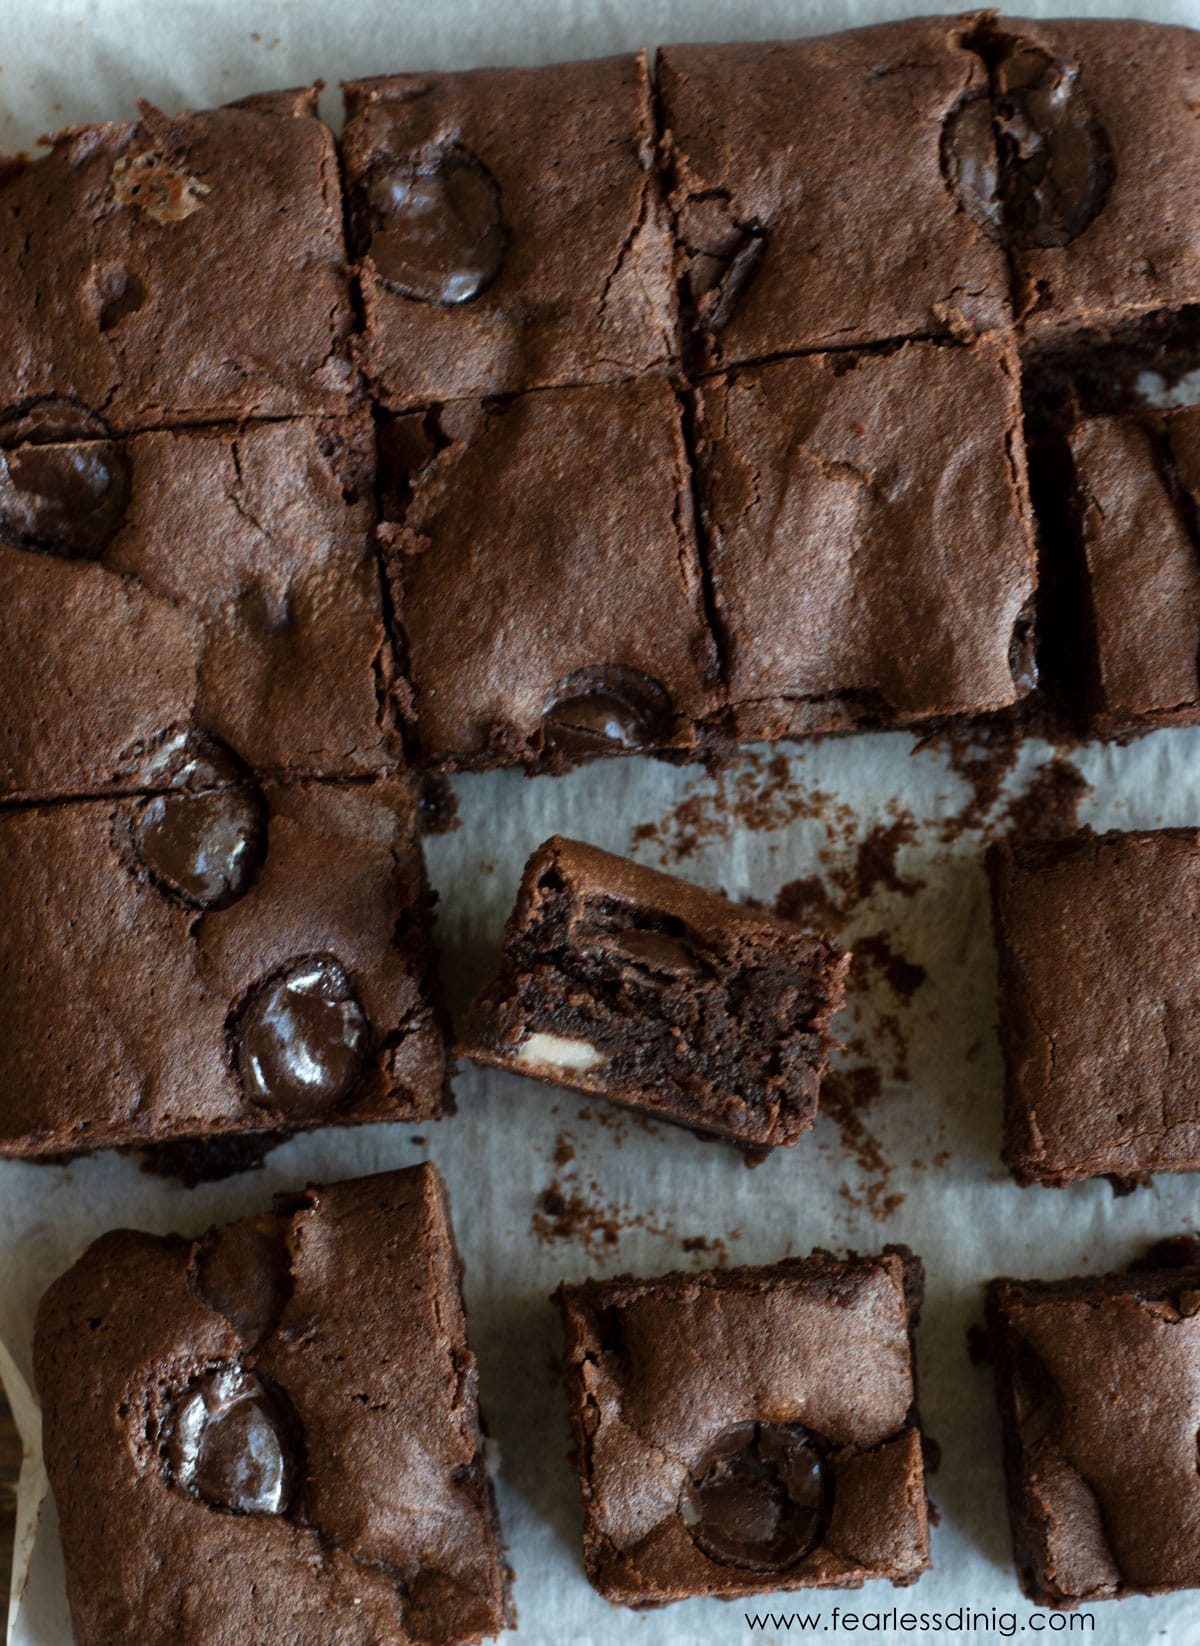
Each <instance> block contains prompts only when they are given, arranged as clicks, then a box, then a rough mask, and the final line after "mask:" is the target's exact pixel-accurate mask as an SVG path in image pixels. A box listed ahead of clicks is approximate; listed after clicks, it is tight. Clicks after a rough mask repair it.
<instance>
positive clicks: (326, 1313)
mask: <svg viewBox="0 0 1200 1646" xmlns="http://www.w3.org/2000/svg"><path fill="white" fill-rule="evenodd" d="M460 1275H461V1264H460V1262H459V1259H458V1255H457V1253H456V1251H455V1247H454V1237H453V1234H452V1231H451V1227H450V1222H449V1212H448V1207H447V1203H446V1198H445V1192H444V1190H443V1187H442V1184H441V1180H440V1179H439V1177H438V1174H437V1171H436V1170H435V1168H434V1167H432V1166H429V1165H425V1166H414V1167H411V1168H410V1169H409V1170H407V1171H401V1172H393V1173H389V1174H385V1175H381V1176H378V1177H367V1178H360V1179H358V1180H357V1181H355V1182H350V1183H335V1184H331V1185H328V1186H324V1187H312V1188H309V1189H307V1190H304V1191H302V1192H300V1193H296V1194H282V1195H279V1196H277V1197H276V1200H275V1205H274V1209H273V1211H271V1212H269V1213H267V1214H265V1215H262V1216H257V1217H255V1216H251V1217H244V1218H242V1219H240V1220H239V1221H238V1222H236V1223H229V1224H225V1225H223V1226H221V1227H219V1228H215V1229H210V1230H209V1231H208V1232H207V1234H204V1235H202V1236H201V1237H200V1238H199V1239H186V1238H184V1237H182V1236H179V1235H169V1236H165V1237H162V1236H155V1235H149V1234H139V1233H134V1232H132V1231H130V1230H117V1231H114V1232H111V1233H109V1234H106V1235H104V1236H103V1237H102V1238H101V1239H99V1240H98V1241H96V1242H95V1243H94V1244H93V1245H91V1246H90V1247H89V1248H88V1249H87V1251H86V1252H85V1253H84V1254H83V1256H82V1257H81V1258H80V1259H79V1261H78V1262H77V1263H76V1264H75V1265H74V1267H73V1268H71V1269H69V1270H68V1271H67V1273H66V1274H64V1275H63V1276H61V1277H60V1278H59V1279H58V1280H57V1281H55V1283H54V1284H53V1285H52V1286H51V1287H50V1289H49V1291H48V1292H47V1293H46V1295H45V1297H44V1298H43V1299H42V1302H41V1306H40V1308H39V1310H38V1317H37V1328H36V1334H35V1341H34V1376H35V1380H36V1383H37V1388H38V1393H39V1396H40V1399H41V1405H42V1414H43V1417H42V1423H43V1444H44V1449H45V1457H46V1468H47V1472H48V1474H49V1477H50V1483H51V1486H52V1488H53V1491H54V1498H55V1503H56V1506H57V1509H58V1519H59V1525H60V1527H61V1531H62V1544H63V1554H64V1559H65V1563H66V1573H67V1593H68V1597H69V1600H70V1606H71V1618H72V1623H73V1627H74V1638H75V1641H76V1643H77V1646H114V1643H115V1642H117V1641H138V1642H141V1643H144V1646H160V1643H161V1646H166V1643H167V1642H171V1643H173V1646H211V1643H212V1642H213V1641H214V1640H217V1639H219V1640H220V1641H221V1642H222V1643H223V1646H257V1643H259V1642H262V1641H266V1640H281V1639H288V1640H292V1641H296V1642H305V1643H312V1646H317V1643H318V1642H319V1643H320V1646H330V1643H333V1642H336V1643H337V1646H466V1643H468V1642H477V1641H480V1640H482V1639H484V1638H485V1637H488V1638H491V1637H493V1636H495V1635H496V1634H498V1633H499V1632H500V1630H501V1629H502V1628H503V1627H504V1626H505V1625H506V1624H511V1623H514V1622H515V1614H514V1613H513V1611H512V1606H511V1602H510V1600H509V1578H510V1575H511V1574H510V1573H509V1571H508V1568H507V1566H506V1563H505V1560H504V1551H503V1545H502V1543H501V1541H500V1532H499V1525H498V1520H497V1516H496V1507H495V1502H494V1498H493V1492H492V1484H491V1481H490V1478H489V1475H488V1470H487V1465H486V1462H485V1457H484V1442H483V1437H482V1432H481V1428H480V1421H479V1412H478V1396H477V1374H476V1368H475V1361H474V1357H473V1356H472V1354H471V1351H470V1349H469V1348H468V1346H467V1339H466V1326H465V1321H464V1318H463V1308H462V1298H461V1293H460Z"/></svg>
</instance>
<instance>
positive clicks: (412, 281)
mask: <svg viewBox="0 0 1200 1646" xmlns="http://www.w3.org/2000/svg"><path fill="white" fill-rule="evenodd" d="M363 192H364V196H365V201H366V212H365V215H366V218H367V226H368V232H369V242H368V245H367V251H368V254H369V256H370V258H371V261H372V262H373V263H374V265H375V269H376V272H377V273H378V275H379V277H380V279H381V280H383V282H384V283H385V285H387V286H390V287H391V289H392V290H393V291H396V292H399V293H400V294H401V295H402V296H404V297H412V298H416V299H417V300H418V301H419V302H422V303H442V304H447V305H452V304H455V303H466V302H469V301H470V299H471V298H473V297H478V296H479V294H480V292H482V291H484V290H485V289H486V288H487V287H488V286H489V285H490V284H491V283H492V281H493V280H494V279H495V278H496V275H497V274H498V273H499V271H500V265H501V263H502V262H503V259H504V248H505V243H506V240H507V235H506V232H505V228H504V221H503V219H502V217H501V215H500V190H499V188H498V187H497V184H496V180H495V178H494V177H493V176H492V174H491V173H490V172H489V171H488V169H487V167H486V166H484V165H483V164H482V163H481V162H480V161H478V160H476V159H475V157H474V155H471V154H468V153H467V151H466V150H465V149H462V148H457V147H456V148H450V149H446V150H443V151H442V152H441V153H439V154H435V155H433V156H424V157H413V156H409V157H407V158H406V159H403V160H397V161H387V160H381V161H379V162H377V163H376V164H375V165H374V166H373V167H372V169H371V171H370V173H369V174H368V176H367V178H366V181H365V185H364V190H363Z"/></svg>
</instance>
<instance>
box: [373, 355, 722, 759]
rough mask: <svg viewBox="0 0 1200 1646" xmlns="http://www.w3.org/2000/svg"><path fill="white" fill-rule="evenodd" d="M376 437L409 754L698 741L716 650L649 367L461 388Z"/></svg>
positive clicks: (672, 449) (671, 401)
mask: <svg viewBox="0 0 1200 1646" xmlns="http://www.w3.org/2000/svg"><path fill="white" fill-rule="evenodd" d="M381 438H382V450H381V458H380V463H381V471H382V485H383V492H384V501H383V512H384V515H385V522H384V524H383V526H382V527H381V528H380V530H381V535H382V537H383V539H384V545H385V552H386V556H387V564H388V568H389V583H390V587H391V595H392V604H393V606H394V610H395V619H396V630H397V634H398V636H399V641H400V646H401V650H402V652H403V654H404V656H403V662H404V664H405V666H406V671H407V678H408V680H409V682H410V686H411V689H410V691H409V692H408V694H407V695H406V696H405V697H404V698H403V700H402V702H401V705H400V707H401V712H402V714H403V716H404V718H405V720H406V721H407V723H408V725H409V727H410V729H411V735H412V737H413V740H414V743H415V746H416V750H417V754H418V757H419V758H420V759H421V760H423V761H424V762H425V763H427V764H433V765H444V766H448V767H452V768H454V767H481V766H494V765H511V764H514V763H523V764H525V765H526V766H527V767H530V768H536V767H539V766H541V767H550V768H552V769H556V768H561V767H562V766H564V765H567V764H570V763H571V762H572V761H575V760H579V759H584V758H587V757H589V756H591V755H595V754H607V753H621V752H624V751H629V750H634V751H648V750H668V749H669V750H675V751H679V752H680V753H687V752H689V751H692V750H694V749H695V748H696V746H697V744H698V742H700V741H701V739H702V737H703V735H704V734H703V727H702V722H703V721H704V718H705V716H706V715H709V714H710V713H711V712H712V711H713V710H714V709H715V708H716V705H717V702H718V698H717V692H716V680H717V661H716V654H715V649H714V646H713V641H712V637H711V635H710V632H709V629H708V626H707V623H706V620H705V610H704V588H703V577H702V573H701V568H700V561H699V557H698V554H697V547H696V540H695V531H694V523H693V510H692V492H691V474H690V469H689V466H688V461H687V451H686V447H685V443H684V433H683V427H682V414H681V408H680V406H679V403H678V401H677V399H676V396H675V394H674V392H673V390H672V389H671V387H670V386H669V385H668V384H667V383H666V382H664V381H663V380H661V379H659V378H644V379H643V380H642V381H640V382H637V383H621V384H609V385H603V386H598V387H594V388H586V389H564V390H562V391H559V392H556V393H545V394H529V395H521V396H518V397H516V398H515V399H512V400H508V401H505V402H490V403H482V402H461V403H459V404H457V405H454V406H450V407H444V408H443V409H442V411H441V413H440V415H438V414H434V415H432V416H430V417H425V418H418V417H411V418H397V419H395V420H393V422H392V423H391V424H390V425H385V428H384V430H383V434H382V437H381Z"/></svg>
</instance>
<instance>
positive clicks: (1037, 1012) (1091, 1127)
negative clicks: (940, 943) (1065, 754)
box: [988, 829, 1200, 1187]
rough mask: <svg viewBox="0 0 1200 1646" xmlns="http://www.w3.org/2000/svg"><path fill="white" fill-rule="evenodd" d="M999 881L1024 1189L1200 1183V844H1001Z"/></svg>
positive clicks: (1197, 840)
mask: <svg viewBox="0 0 1200 1646" xmlns="http://www.w3.org/2000/svg"><path fill="white" fill-rule="evenodd" d="M988 866H989V869H990V873H991V882H992V900H993V910H994V919H995V928H996V943H997V946H998V949H999V955H1000V1038H1001V1044H1002V1047H1003V1051H1004V1062H1005V1125H1004V1158H1005V1160H1006V1162H1007V1164H1008V1165H1009V1167H1010V1168H1011V1170H1012V1172H1013V1175H1014V1176H1015V1177H1016V1178H1017V1180H1018V1182H1021V1183H1034V1182H1037V1183H1048V1184H1052V1185H1054V1186H1055V1187H1061V1186H1062V1185H1064V1184H1066V1183H1071V1182H1074V1181H1075V1180H1076V1179H1078V1178H1085V1177H1097V1176H1101V1175H1104V1174H1111V1175H1114V1176H1116V1177H1120V1178H1132V1177H1136V1176H1138V1175H1140V1174H1142V1173H1146V1172H1160V1171H1175V1172H1183V1171H1197V1170H1200V1027H1198V1024H1200V1014H1198V1012H1197V1004H1198V1001H1200V984H1198V982H1197V978H1198V977H1200V964H1198V962H1200V947H1198V944H1197V937H1196V932H1195V922H1194V917H1193V910H1194V908H1195V906H1196V902H1197V898H1198V897H1200V832H1198V831H1197V830H1195V829H1157V830H1155V829H1149V830H1143V831H1134V832H1130V833H1124V834H1122V833H1111V834H1101V835H1096V834H1092V833H1091V832H1090V831H1086V830H1085V831H1084V832H1083V833H1081V834H1078V835H1074V836H1070V837H1068V838H1066V839H1064V840H1059V841H1052V842H1043V841H1037V840H1028V841H1016V842H1002V843H1000V844H998V845H997V846H995V847H993V848H992V851H991V853H990V854H989V858H988Z"/></svg>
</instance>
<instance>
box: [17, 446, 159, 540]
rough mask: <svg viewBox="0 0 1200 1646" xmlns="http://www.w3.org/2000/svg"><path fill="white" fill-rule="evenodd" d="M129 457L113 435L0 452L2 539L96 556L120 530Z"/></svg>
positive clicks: (126, 498)
mask: <svg viewBox="0 0 1200 1646" xmlns="http://www.w3.org/2000/svg"><path fill="white" fill-rule="evenodd" d="M128 499H129V460H128V458H127V457H126V456H125V453H124V452H123V451H122V449H121V448H120V446H118V445H116V444H114V443H113V441H111V440H89V441H84V442H81V443H79V444H76V445H46V446H21V447H19V448H18V449H17V450H15V451H10V452H5V453H0V541H2V542H5V543H11V544H13V545H14V546H15V547H17V548H22V549H36V550H38V551H39V552H41V553H42V554H54V555H59V556H61V557H62V558H63V559H69V560H95V559H97V558H98V557H99V556H100V555H102V554H103V553H104V551H105V549H106V548H107V547H108V545H109V544H110V543H111V542H112V540H113V538H114V537H115V536H116V534H117V532H118V531H120V529H121V526H122V524H123V523H124V519H125V509H126V504H127V502H128Z"/></svg>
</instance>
